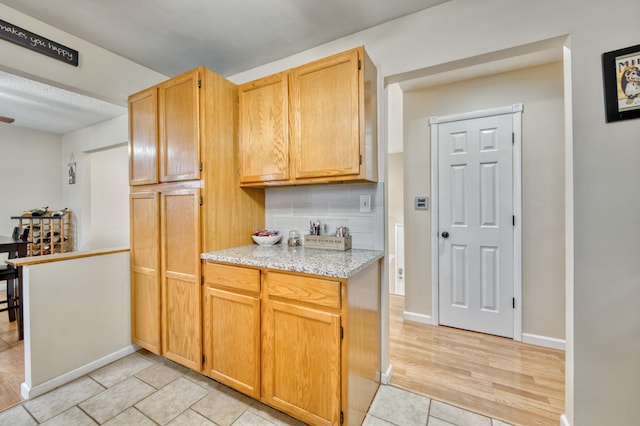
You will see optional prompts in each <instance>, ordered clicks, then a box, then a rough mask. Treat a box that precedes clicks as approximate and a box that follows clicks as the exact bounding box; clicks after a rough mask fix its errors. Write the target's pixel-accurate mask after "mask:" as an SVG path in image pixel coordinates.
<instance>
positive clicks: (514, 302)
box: [512, 297, 516, 309]
mask: <svg viewBox="0 0 640 426" xmlns="http://www.w3.org/2000/svg"><path fill="white" fill-rule="evenodd" d="M512 301H513V309H515V308H516V298H515V297H514V298H513V299H512Z"/></svg>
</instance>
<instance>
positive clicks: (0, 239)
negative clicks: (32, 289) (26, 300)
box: [0, 235, 29, 340]
mask: <svg viewBox="0 0 640 426" xmlns="http://www.w3.org/2000/svg"><path fill="white" fill-rule="evenodd" d="M28 245H29V241H25V240H23V239H21V238H13V237H7V236H4V235H0V253H8V254H9V259H15V258H17V257H25V256H26V255H27V247H28ZM17 272H18V278H17V281H18V282H17V285H15V287H14V288H11V286H10V285H9V282H7V307H8V308H9V311H8V312H9V321H15V320H18V334H19V339H20V340H22V339H24V326H23V320H24V317H23V311H22V300H21V298H22V267H18V271H17ZM13 291H15V293H13ZM16 299H17V303H16V302H15V300H16ZM16 305H17V306H16ZM14 307H17V314H16V310H15V309H12V308H14Z"/></svg>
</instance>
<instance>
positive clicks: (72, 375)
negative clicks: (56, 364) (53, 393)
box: [20, 345, 140, 399]
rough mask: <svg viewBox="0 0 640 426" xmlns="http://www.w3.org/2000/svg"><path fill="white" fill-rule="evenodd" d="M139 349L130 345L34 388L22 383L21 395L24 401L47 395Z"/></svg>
mask: <svg viewBox="0 0 640 426" xmlns="http://www.w3.org/2000/svg"><path fill="white" fill-rule="evenodd" d="M138 349H140V347H139V346H137V345H129V346H125V347H124V348H122V349H120V350H118V351H116V352H113V353H111V354H109V355H107V356H104V357H102V358H100V359H97V360H95V361H92V362H90V363H88V364H85V365H83V366H81V367H78V368H76V369H75V370H72V371H69V372H68V373H65V374H62V375H60V376H58V377H54V378H53V379H51V380H48V381H46V382H44V383H41V384H39V385H36V386H34V387H31V386H29V385H28V384H27V383H26V382H24V383H22V385H21V386H20V393H21V395H22V398H24V399H30V398H35V397H36V396H40V395H42V394H45V393H47V392H49V391H50V390H53V389H55V388H58V387H60V386H62V385H65V384H67V383H69V382H71V381H73V380H75V379H77V378H79V377H82V376H84V375H85V374H89V373H91V372H92V371H94V370H97V369H98V368H100V367H104V366H105V365H107V364H111V363H112V362H114V361H117V360H119V359H120V358H124V357H125V356H127V355H130V354H132V353H134V352H136V351H137V350H138Z"/></svg>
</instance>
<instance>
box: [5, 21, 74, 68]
mask: <svg viewBox="0 0 640 426" xmlns="http://www.w3.org/2000/svg"><path fill="white" fill-rule="evenodd" d="M0 38H2V39H4V40H7V41H10V42H11V43H15V44H17V45H19V46H22V47H25V48H27V49H29V50H33V51H34V52H38V53H41V54H43V55H47V56H49V57H51V58H53V59H57V60H59V61H62V62H65V63H67V64H70V65H73V66H76V67H77V66H78V51H77V50H73V49H71V48H69V47H67V46H63V45H62V44H60V43H56V42H55V41H51V40H49V39H48V38H44V37H41V36H39V35H37V34H34V33H32V32H31V31H27V30H25V29H23V28H20V27H18V26H15V25H13V24H10V23H8V22H6V21H3V20H0Z"/></svg>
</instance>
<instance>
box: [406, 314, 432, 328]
mask: <svg viewBox="0 0 640 426" xmlns="http://www.w3.org/2000/svg"><path fill="white" fill-rule="evenodd" d="M402 318H404V319H406V320H407V321H413V322H419V323H422V324H429V325H432V324H433V318H431V315H424V314H416V313H415V312H407V311H404V312H403V313H402Z"/></svg>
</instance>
